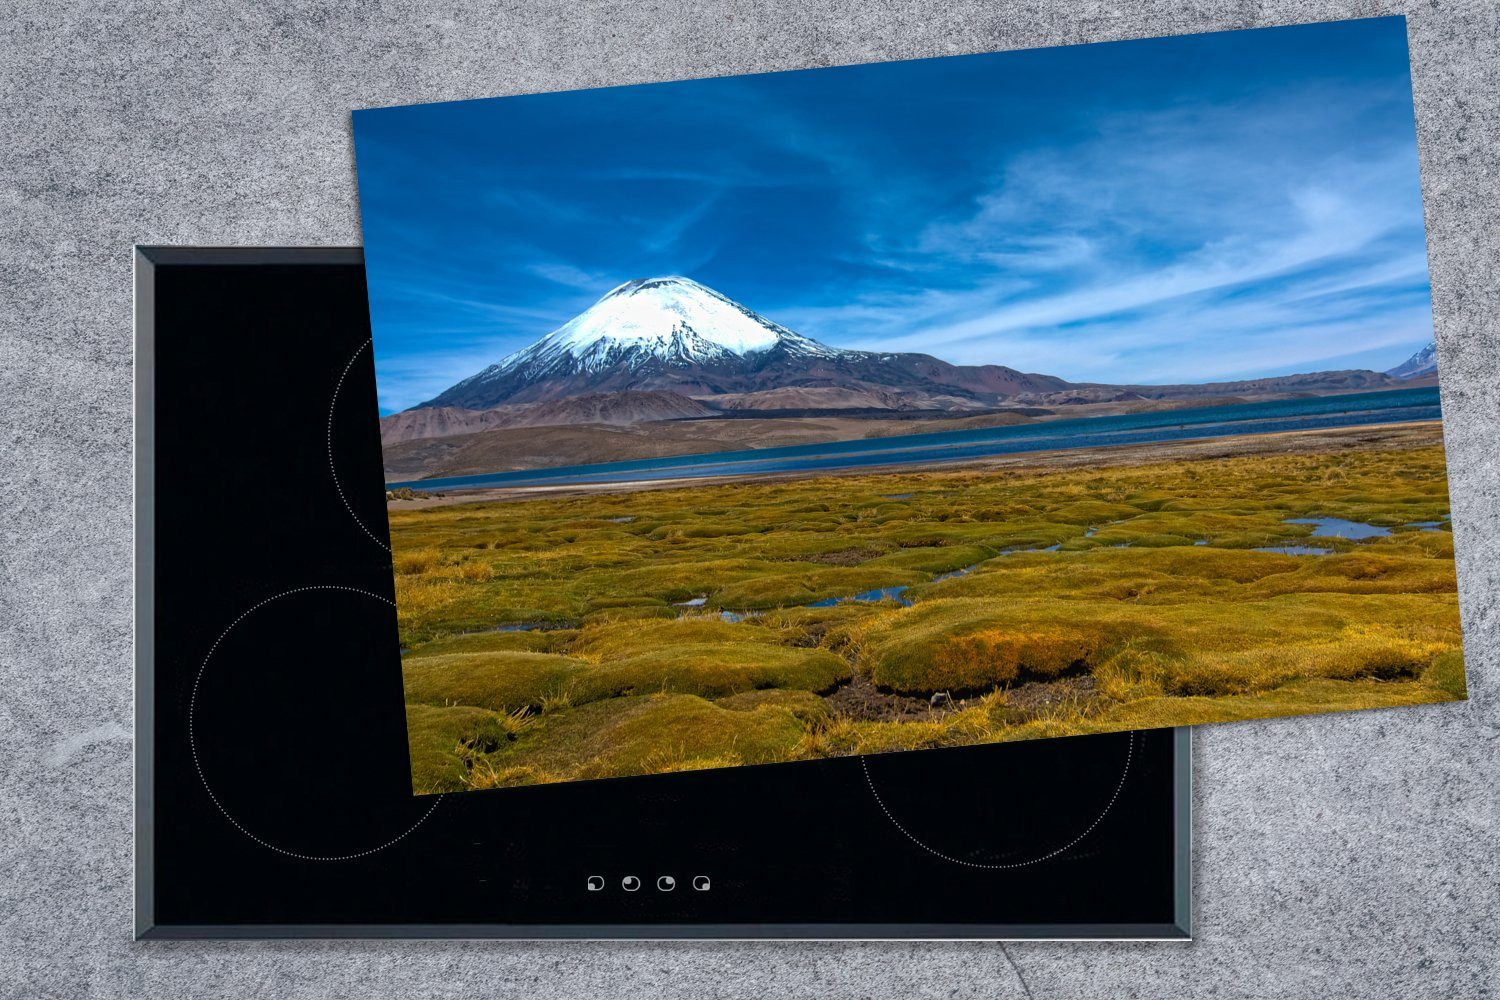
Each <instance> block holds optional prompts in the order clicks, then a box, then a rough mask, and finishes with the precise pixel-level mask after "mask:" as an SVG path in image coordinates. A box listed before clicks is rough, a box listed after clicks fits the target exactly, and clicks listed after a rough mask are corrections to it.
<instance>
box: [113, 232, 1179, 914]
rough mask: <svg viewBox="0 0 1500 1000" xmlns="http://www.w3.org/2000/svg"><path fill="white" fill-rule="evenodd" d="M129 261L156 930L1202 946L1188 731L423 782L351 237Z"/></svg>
mask: <svg viewBox="0 0 1500 1000" xmlns="http://www.w3.org/2000/svg"><path fill="white" fill-rule="evenodd" d="M137 271H138V274H137V310H138V315H137V336H138V344H139V347H138V355H139V356H138V359H137V362H138V367H139V372H138V379H139V384H138V390H139V391H138V400H137V406H138V424H139V430H138V465H139V476H140V481H139V483H138V494H139V496H138V505H139V527H138V536H139V544H138V552H137V558H138V563H139V567H138V569H139V572H138V604H139V618H138V623H137V630H138V647H139V648H138V657H137V682H138V688H139V690H138V726H139V729H140V733H139V739H138V754H139V759H138V774H137V781H138V790H137V791H138V804H139V808H138V816H137V825H138V831H137V832H138V839H139V843H138V885H137V897H138V914H137V921H138V932H139V933H140V934H141V935H142V936H148V937H174V936H175V937H182V936H277V935H334V936H364V935H399V936H438V935H458V936H527V937H540V936H621V937H673V936H707V937H866V936H868V937H1169V938H1181V937H1184V936H1185V935H1186V934H1187V920H1188V917H1187V863H1186V856H1187V850H1188V845H1187V841H1186V813H1185V810H1186V808H1187V803H1186V789H1187V781H1186V769H1187V766H1188V765H1187V754H1186V742H1187V734H1186V732H1185V731H1173V730H1155V731H1150V732H1142V733H1117V734H1108V735H1101V736H1091V737H1082V738H1072V739H1065V740H1043V741H1035V742H1029V743H1019V744H1004V745H997V746H984V747H972V748H962V749H944V750H926V751H917V752H908V753H899V754H886V755H880V756H873V757H865V758H842V759H834V760H825V761H813V762H806V763H795V764H778V765H769V766H759V767H742V768H732V769H724V770H715V771H700V772H693V773H685V774H675V775H662V776H652V777H643V778H620V779H610V780H604V781H591V782H578V783H571V784H562V785H546V786H536V787H526V788H515V789H502V790H496V791H487V792H469V793H464V794H454V795H446V796H438V797H433V796H424V797H414V796H413V795H412V794H411V790H410V785H409V778H408V769H407V764H408V760H407V748H406V735H405V720H404V710H403V698H402V687H401V673H400V669H401V668H400V659H399V650H398V643H397V632H396V622H395V611H394V606H393V603H392V602H393V593H392V576H391V567H390V555H389V552H388V550H387V548H386V545H387V544H388V537H387V529H386V521H385V507H384V489H383V482H382V470H381V459H380V442H379V433H378V426H377V422H376V418H377V409H376V402H375V381H374V367H373V361H372V358H371V351H370V345H369V323H368V310H367V302H366V292H365V284H364V270H363V266H362V263H361V258H360V255H359V252H358V251H357V250H301V251H295V250H264V251H261V250H186V249H164V248H152V249H143V250H142V251H140V254H139V256H138V261H137ZM632 880H633V881H632ZM632 885H634V886H637V888H633V889H632V888H629V887H630V886H632Z"/></svg>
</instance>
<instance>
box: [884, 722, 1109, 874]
mask: <svg viewBox="0 0 1500 1000" xmlns="http://www.w3.org/2000/svg"><path fill="white" fill-rule="evenodd" d="M1126 736H1127V737H1128V739H1127V742H1126V744H1125V759H1124V762H1123V764H1122V765H1121V767H1120V774H1119V777H1118V779H1117V780H1115V781H1114V782H1113V787H1112V788H1111V790H1110V792H1109V797H1108V800H1107V801H1106V802H1105V803H1104V806H1103V808H1102V809H1100V810H1099V812H1098V813H1097V814H1095V815H1094V816H1093V817H1092V818H1091V819H1089V820H1088V822H1087V823H1086V824H1085V825H1084V826H1083V827H1082V828H1081V829H1080V830H1078V832H1077V833H1076V834H1073V835H1072V836H1071V837H1069V838H1068V839H1066V840H1065V841H1064V842H1063V843H1062V844H1061V846H1058V847H1054V848H1051V849H1046V850H1043V851H1041V852H1040V853H1038V854H1036V855H1035V856H1033V857H1029V858H1024V859H1022V860H1019V861H1007V862H995V863H990V862H982V861H973V860H969V859H966V858H959V857H954V856H953V853H952V852H947V851H942V850H939V849H938V848H936V847H933V846H932V845H931V844H929V843H928V842H927V841H926V840H924V839H923V838H921V837H919V836H917V835H916V834H915V833H913V832H912V831H911V829H910V828H909V827H908V826H907V825H906V824H903V823H902V822H901V821H900V820H899V819H897V818H896V814H895V812H894V811H893V810H892V808H891V806H890V804H889V803H887V801H886V799H885V798H883V797H882V796H881V794H880V789H878V788H877V787H876V786H875V778H874V776H873V775H872V774H871V773H870V763H869V758H868V757H860V758H859V763H860V767H861V768H862V769H863V771H864V777H865V786H866V787H867V788H868V789H869V790H870V794H871V795H872V796H874V798H875V802H876V804H877V805H879V806H880V811H881V813H882V814H883V815H884V816H885V818H886V820H887V821H888V822H889V823H890V824H891V825H892V826H894V827H895V828H896V829H897V830H898V831H900V832H901V835H902V836H904V837H905V838H906V839H907V840H909V841H911V842H912V843H913V844H915V845H916V846H917V847H919V848H921V849H922V850H923V851H926V852H927V853H928V854H931V855H932V856H933V857H936V858H941V859H942V860H943V861H947V862H949V863H951V864H955V865H962V866H963V867H965V868H979V869H985V870H989V871H1002V870H1006V869H1014V868H1025V867H1028V866H1030V865H1037V864H1041V863H1042V862H1044V861H1050V860H1051V859H1053V858H1055V857H1058V856H1059V855H1061V854H1064V853H1066V852H1067V851H1069V850H1071V849H1072V848H1074V847H1076V846H1077V845H1078V844H1080V843H1081V842H1082V841H1083V840H1084V838H1086V837H1087V836H1088V835H1089V834H1091V833H1093V832H1094V830H1095V829H1096V828H1097V827H1098V826H1099V824H1100V823H1102V822H1103V821H1104V818H1105V817H1106V816H1108V815H1109V813H1110V810H1112V809H1113V808H1114V807H1115V803H1116V802H1118V801H1119V799H1120V792H1121V791H1122V790H1123V789H1124V787H1125V779H1126V778H1127V777H1128V776H1129V775H1130V765H1131V763H1132V761H1133V760H1134V758H1135V740H1136V734H1135V733H1133V732H1131V733H1127V734H1126Z"/></svg>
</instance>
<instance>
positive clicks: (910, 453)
mask: <svg viewBox="0 0 1500 1000" xmlns="http://www.w3.org/2000/svg"><path fill="white" fill-rule="evenodd" d="M1441 417H1442V409H1441V407H1440V404H1439V401H1438V390H1437V388H1436V387H1435V386H1433V387H1425V388H1417V389H1394V390H1390V391H1387V392H1361V393H1351V394H1349V395H1343V396H1319V397H1314V398H1308V399H1281V400H1273V401H1269V402H1262V403H1239V404H1235V405H1231V406H1202V407H1196V408H1192V409H1186V410H1166V411H1157V412H1153V413H1130V414H1124V415H1121V416H1114V417H1085V418H1081V419H1071V420H1051V421H1039V422H1037V423H1034V424H1024V425H1021V426H1008V427H985V428H978V429H974V430H962V431H944V432H940V433H931V434H910V435H905V436H901V437H887V438H861V439H859V440H854V441H835V442H830V443H828V444H810V445H796V446H793V447H786V448H762V449H752V450H749V451H729V452H723V451H721V452H714V453H711V454H706V455H679V456H675V457H672V458H652V459H642V460H639V461H631V462H603V463H598V464H594V465H570V466H561V467H558V468H551V469H527V470H524V471H519V472H499V473H492V474H489V475H477V476H455V477H450V478H445V479H419V480H412V481H408V482H395V483H390V484H388V486H389V488H391V489H396V488H399V487H410V488H412V489H417V490H442V489H473V488H481V487H506V486H543V485H559V486H560V485H572V484H581V483H629V482H635V481H637V480H649V479H701V478H705V477H710V476H764V475H771V474H775V473H784V472H819V471H829V472H831V471H836V470H844V469H860V468H876V467H882V466H903V465H922V464H927V463H934V462H955V461H962V460H964V459H973V458H988V457H992V456H996V455H1009V454H1021V453H1024V452H1032V451H1053V450H1057V449H1063V448H1099V447H1105V446H1109V445H1124V444H1149V443H1152V442H1157V441H1183V440H1188V439H1192V438H1214V437H1230V436H1234V435H1239V434H1263V433H1267V432H1272V431H1296V430H1314V429H1318V428H1326V427H1357V426H1361V425H1366V424H1384V423H1398V422H1404V421H1412V420H1437V419H1440V418H1441Z"/></svg>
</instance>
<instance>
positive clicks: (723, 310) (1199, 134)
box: [354, 18, 1465, 793]
mask: <svg viewBox="0 0 1500 1000" xmlns="http://www.w3.org/2000/svg"><path fill="white" fill-rule="evenodd" d="M354 135H355V146H356V157H357V165H358V173H359V187H360V207H361V213H362V217H363V228H364V239H365V253H366V268H367V276H368V282H369V291H370V302H371V318H372V324H373V331H374V354H375V364H376V375H377V382H378V388H379V398H380V407H381V420H380V423H381V440H382V446H383V453H384V461H385V470H386V480H387V498H388V510H389V518H390V539H391V545H392V561H393V566H394V572H395V579H396V596H397V615H398V619H399V625H400V634H401V643H402V647H403V648H402V670H403V677H404V682H405V694H406V702H407V719H408V735H409V742H410V750H411V764H412V781H413V787H414V789H415V790H416V791H417V792H418V793H434V792H446V791H458V790H465V789H480V788H494V787H503V786H510V785H528V784H535V783H542V782H555V781H572V780H583V779H592V778H607V777H615V776H625V775H640V774H654V773H662V772H669V771H680V770H688V769H698V768H713V767H730V766H737V765H747V764H765V763H778V762H789V761H803V760H813V759H818V758H826V757H832V756H840V755H849V754H864V753H876V752H884V751H896V750H915V749H926V748H938V747H947V746H961V745H972V744H980V743H991V742H999V741H1009V740H1026V739H1035V738H1041V737H1056V736H1068V735H1075V734H1086V733H1097V732H1105V731H1117V730H1126V729H1142V728H1151V727H1161V726H1179V725H1194V724H1199V723H1208V722H1218V721H1230V720H1241V719H1253V718H1263V717H1268V716H1281V715H1304V714H1314V713H1323V712H1332V711H1342V710H1348V709H1362V708H1385V707H1392V706H1405V705H1417V704H1425V703H1432V702H1442V701H1450V700H1454V699H1461V698H1463V697H1465V683H1464V664H1463V654H1462V645H1461V641H1460V631H1459V609H1458V601H1457V593H1456V582H1455V572H1454V560H1453V535H1452V530H1451V522H1450V520H1449V502H1448V484H1447V475H1446V469H1445V460H1444V452H1443V438H1442V424H1441V409H1440V401H1439V390H1438V371H1437V358H1436V345H1435V343H1434V339H1433V324H1432V313H1431V304H1430V295H1429V287H1428V277H1427V263H1426V260H1427V258H1426V246H1425V236H1424V230H1423V222H1422V202H1421V190H1420V185H1419V180H1418V172H1417V147H1416V136H1415V127H1414V121H1413V108H1412V97H1411V83H1410V78H1409V72H1408V55H1407V46H1406V28H1405V23H1404V20H1403V19H1401V18H1375V19H1365V20H1354V21H1343V22H1334V23H1328V24H1318V25H1306V26H1297V27H1286V28H1272V29H1259V30H1251V31H1236V32H1224V33H1218V34H1207V35H1193V36H1183V37H1177V38H1166V39H1150V40H1141V41H1129V42H1116V43H1108V44H1094V45H1084V46H1071V47H1067V48H1057V49H1043V50H1031V51H1020V52H1006V53H993V54H978V55H968V56H953V57H945V58H939V59H927V60H916V61H906V62H894V63H883V64H871V65H859V66H846V67H834V68H826V69H813V70H801V71H794V72H785V73H771V74H761V75H755V76H744V77H729V78H720V79H708V80H693V81H682V82H674V83H662V84H649V85H640V86H633V87H616V88H608V89H602V90H592V91H578V92H568V93H555V94H542V95H527V96H518V97H505V98H495V99H488V100H476V101H465V102H455V103H447V104H432V105H420V106H410V107H400V108H382V109H372V110H367V111H358V112H355V114H354Z"/></svg>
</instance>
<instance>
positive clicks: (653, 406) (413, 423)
mask: <svg viewBox="0 0 1500 1000" xmlns="http://www.w3.org/2000/svg"><path fill="white" fill-rule="evenodd" d="M714 413H715V411H714V410H712V409H710V408H709V407H707V406H704V405H703V404H702V403H700V402H698V401H696V400H693V399H689V398H688V397H686V396H682V395H679V394H677V393H675V392H606V393H594V394H592V395H588V396H574V397H572V398H570V399H558V400H549V401H547V402H543V403H525V404H517V405H513V406H499V407H496V408H495V409H492V410H466V409H463V408H461V407H456V406H430V407H425V408H422V409H416V410H406V411H404V412H402V413H396V414H392V415H391V416H389V417H382V418H381V420H380V441H381V444H382V445H386V446H390V445H393V444H400V443H401V442H403V441H415V440H419V439H423V438H443V437H453V436H455V435H460V434H473V433H476V432H478V431H486V430H497V429H501V428H516V427H578V426H583V425H586V424H603V425H606V426H623V425H628V424H636V423H642V422H645V421H652V420H676V419H681V418H683V417H711V416H713V415H714Z"/></svg>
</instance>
